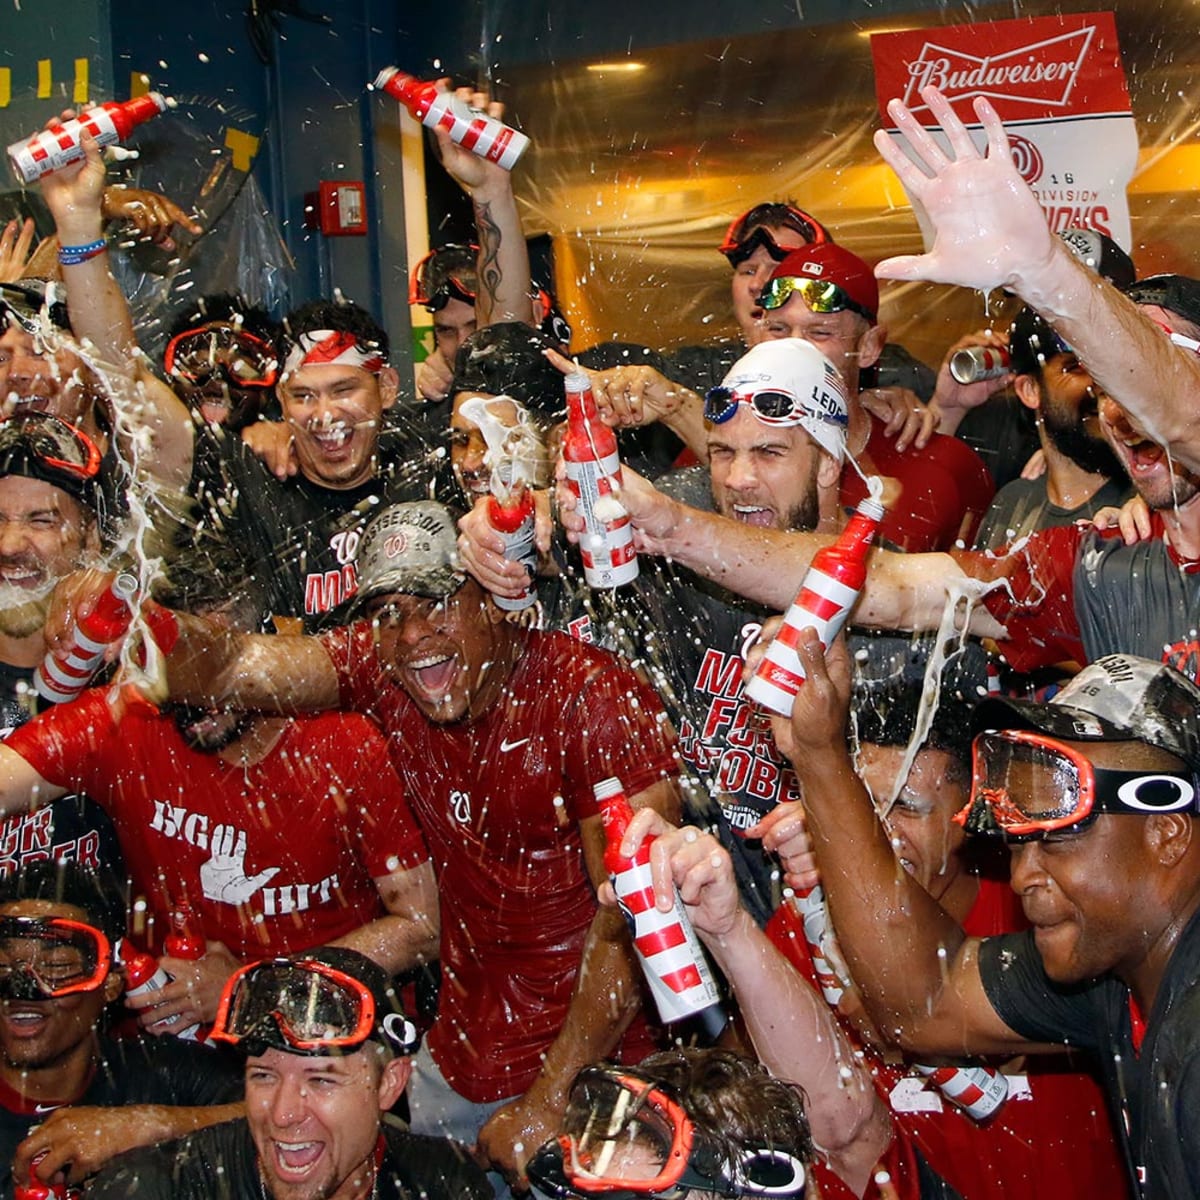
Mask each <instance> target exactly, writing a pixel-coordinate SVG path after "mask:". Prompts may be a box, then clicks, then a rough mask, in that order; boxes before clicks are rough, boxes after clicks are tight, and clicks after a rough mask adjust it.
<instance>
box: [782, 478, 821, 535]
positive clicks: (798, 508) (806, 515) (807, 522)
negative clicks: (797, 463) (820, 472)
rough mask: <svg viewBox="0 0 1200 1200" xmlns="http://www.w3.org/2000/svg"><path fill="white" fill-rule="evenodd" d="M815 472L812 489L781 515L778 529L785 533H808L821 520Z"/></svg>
mask: <svg viewBox="0 0 1200 1200" xmlns="http://www.w3.org/2000/svg"><path fill="white" fill-rule="evenodd" d="M816 482H817V481H816V471H815V470H814V471H813V480H812V487H810V488H809V489H808V492H807V493H806V494H805V496H804V499H803V500H801V501H800V503H799V504H796V505H794V506H793V507H792V508H790V509H789V510H788V511H787V512H785V513H783V514H782V516H781V519H780V522H779V528H780V529H782V530H784V531H785V532H787V533H810V532H811V531H812V530H814V529H816V527H817V523H818V522H819V521H820V519H821V505H820V500H819V498H818V496H817V486H816Z"/></svg>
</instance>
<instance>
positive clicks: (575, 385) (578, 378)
mask: <svg viewBox="0 0 1200 1200" xmlns="http://www.w3.org/2000/svg"><path fill="white" fill-rule="evenodd" d="M591 386H592V379H591V376H590V375H588V373H587V372H586V371H572V372H571V374H570V375H568V376H567V379H566V389H567V391H568V392H586V391H587V390H588V389H589V388H590V387H591Z"/></svg>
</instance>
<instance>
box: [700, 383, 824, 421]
mask: <svg viewBox="0 0 1200 1200" xmlns="http://www.w3.org/2000/svg"><path fill="white" fill-rule="evenodd" d="M739 404H747V405H749V406H750V409H751V411H752V412H753V413H754V415H755V416H756V417H757V418H758V419H759V420H760V421H762V422H763V424H764V425H799V424H800V423H801V421H802V420H803V419H804V418H805V417H807V416H809V411H808V409H806V408H805V407H804V405H803V404H802V403H801V401H799V400H797V399H796V397H795V396H793V395H791V394H790V393H789V392H783V391H779V390H778V389H771V390H765V391H761V392H749V393H747V392H739V391H737V390H736V389H735V388H727V387H724V386H720V385H719V386H717V387H714V388H709V389H708V391H707V392H706V393H705V395H704V419H705V420H706V421H711V422H712V423H713V424H714V425H722V424H724V423H725V422H726V421H728V420H729V419H730V418H731V417H732V416H733V414H734V413H735V412H737V407H738V405H739Z"/></svg>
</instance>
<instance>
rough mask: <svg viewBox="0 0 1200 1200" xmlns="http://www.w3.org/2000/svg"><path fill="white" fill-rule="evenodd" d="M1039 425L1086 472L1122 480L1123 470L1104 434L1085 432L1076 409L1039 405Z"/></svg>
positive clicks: (1054, 445) (1061, 451) (1055, 444)
mask: <svg viewBox="0 0 1200 1200" xmlns="http://www.w3.org/2000/svg"><path fill="white" fill-rule="evenodd" d="M1042 428H1043V429H1044V430H1045V431H1046V437H1047V438H1049V440H1050V444H1051V445H1052V446H1053V447H1054V448H1055V450H1057V451H1058V452H1059V454H1063V455H1065V456H1066V457H1067V458H1069V459H1070V460H1071V461H1072V462H1073V463H1074V464H1075V465H1076V466H1077V467H1079V468H1080V470H1083V471H1087V473H1088V474H1089V475H1104V476H1106V477H1107V478H1109V479H1121V478H1123V477H1124V475H1125V471H1124V469H1123V468H1122V466H1121V463H1120V460H1119V459H1118V458H1117V456H1116V455H1115V454H1114V453H1113V452H1112V447H1111V446H1109V444H1108V443H1107V442H1106V441H1105V440H1104V438H1103V436H1100V437H1097V436H1094V435H1093V434H1090V433H1088V431H1087V427H1086V426H1085V425H1084V423H1083V419H1082V418H1081V417H1080V415H1079V414H1078V413H1077V412H1064V411H1063V410H1062V409H1059V408H1056V407H1055V406H1054V405H1053V404H1048V403H1043V405H1042Z"/></svg>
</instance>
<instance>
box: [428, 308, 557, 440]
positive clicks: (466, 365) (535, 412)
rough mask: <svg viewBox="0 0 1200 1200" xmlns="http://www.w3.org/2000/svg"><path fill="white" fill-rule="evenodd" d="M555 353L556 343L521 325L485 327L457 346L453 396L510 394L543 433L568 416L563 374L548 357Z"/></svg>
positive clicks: (512, 323)
mask: <svg viewBox="0 0 1200 1200" xmlns="http://www.w3.org/2000/svg"><path fill="white" fill-rule="evenodd" d="M557 349H558V344H557V343H556V342H554V341H552V340H551V339H550V338H548V337H547V336H546V335H545V334H544V333H540V332H539V331H538V330H536V329H534V328H533V327H532V326H531V325H526V324H524V323H523V322H521V321H503V322H501V323H500V324H498V325H488V326H485V327H484V328H483V329H480V330H477V331H476V332H475V333H473V334H471V336H470V337H469V338H467V340H466V341H465V342H463V344H462V345H461V346H460V347H459V348H458V353H457V354H456V355H455V356H454V382H453V383H452V384H451V385H450V395H451V397H453V396H457V395H458V394H459V393H460V392H482V393H483V394H484V395H485V396H511V397H512V398H513V399H514V400H518V401H520V402H521V404H523V405H524V406H525V408H526V409H528V410H529V415H530V416H531V417H532V418H533V419H534V421H535V422H536V423H537V424H538V425H539V426H540V427H541V428H542V429H545V428H546V427H547V426H549V425H553V424H555V423H557V422H558V421H561V420H562V419H563V417H564V415H565V413H566V398H565V396H566V394H565V392H564V390H563V374H562V372H561V371H559V370H558V368H557V367H555V366H554V365H553V364H552V363H551V362H550V360H549V359H548V358H547V357H546V355H545V353H544V351H546V350H557Z"/></svg>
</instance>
